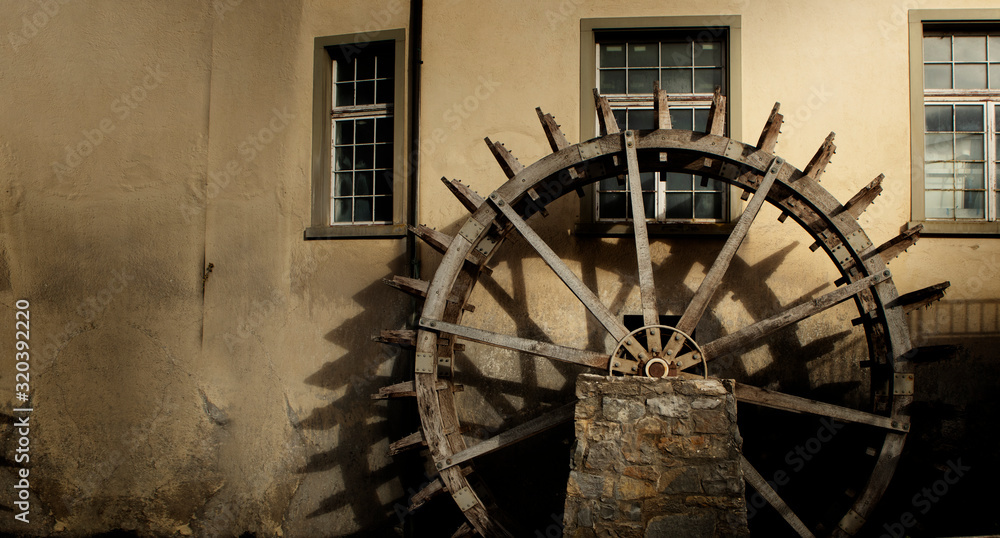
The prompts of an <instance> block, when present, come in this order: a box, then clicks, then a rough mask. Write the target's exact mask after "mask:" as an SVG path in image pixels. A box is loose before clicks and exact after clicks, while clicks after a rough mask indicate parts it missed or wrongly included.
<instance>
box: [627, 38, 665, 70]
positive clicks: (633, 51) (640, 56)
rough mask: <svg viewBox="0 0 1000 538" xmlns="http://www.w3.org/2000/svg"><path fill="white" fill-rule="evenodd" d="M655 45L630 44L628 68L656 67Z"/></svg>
mask: <svg viewBox="0 0 1000 538" xmlns="http://www.w3.org/2000/svg"><path fill="white" fill-rule="evenodd" d="M658 49H659V47H657V46H656V43H631V44H629V46H628V65H629V67H656V66H657V64H658V63H659V60H660V59H659V58H658V56H659V50H658Z"/></svg>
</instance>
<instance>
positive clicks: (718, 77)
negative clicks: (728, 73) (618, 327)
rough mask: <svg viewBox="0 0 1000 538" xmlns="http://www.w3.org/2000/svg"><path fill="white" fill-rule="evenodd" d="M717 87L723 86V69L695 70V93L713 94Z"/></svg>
mask: <svg viewBox="0 0 1000 538" xmlns="http://www.w3.org/2000/svg"><path fill="white" fill-rule="evenodd" d="M716 86H722V69H695V70H694V92H695V93H712V92H714V91H715V87H716Z"/></svg>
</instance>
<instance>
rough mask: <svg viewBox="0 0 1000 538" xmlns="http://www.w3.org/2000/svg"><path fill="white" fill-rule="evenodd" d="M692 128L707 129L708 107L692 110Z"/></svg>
mask: <svg viewBox="0 0 1000 538" xmlns="http://www.w3.org/2000/svg"><path fill="white" fill-rule="evenodd" d="M694 130H695V131H702V132H704V131H707V130H708V109H707V108H699V109H697V110H695V111H694Z"/></svg>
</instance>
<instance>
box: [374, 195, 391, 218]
mask: <svg viewBox="0 0 1000 538" xmlns="http://www.w3.org/2000/svg"><path fill="white" fill-rule="evenodd" d="M375 220H376V221H383V222H392V196H376V197H375Z"/></svg>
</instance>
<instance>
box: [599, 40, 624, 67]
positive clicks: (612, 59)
mask: <svg viewBox="0 0 1000 538" xmlns="http://www.w3.org/2000/svg"><path fill="white" fill-rule="evenodd" d="M601 67H625V45H623V44H621V43H607V44H601Z"/></svg>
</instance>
